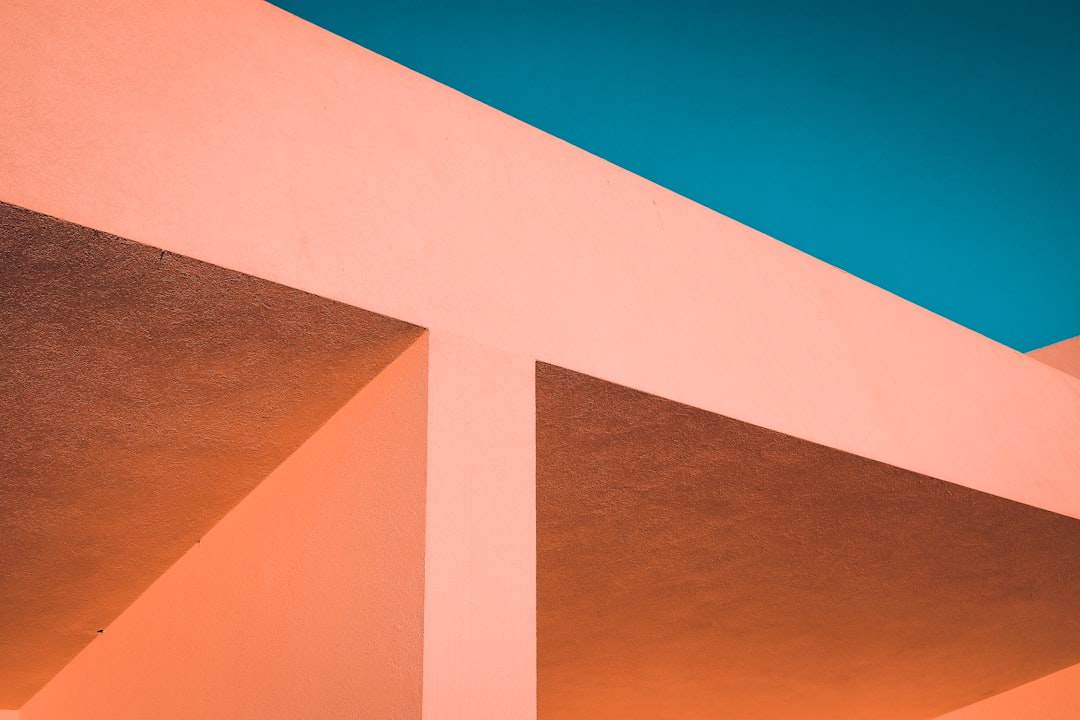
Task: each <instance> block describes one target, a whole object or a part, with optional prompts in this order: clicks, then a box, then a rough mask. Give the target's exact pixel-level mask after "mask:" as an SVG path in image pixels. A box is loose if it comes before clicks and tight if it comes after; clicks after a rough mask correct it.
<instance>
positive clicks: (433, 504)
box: [423, 331, 536, 720]
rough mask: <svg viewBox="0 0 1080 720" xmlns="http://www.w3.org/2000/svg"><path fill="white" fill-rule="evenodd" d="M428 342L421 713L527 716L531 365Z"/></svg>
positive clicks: (453, 719) (532, 514)
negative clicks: (425, 531) (422, 693)
mask: <svg viewBox="0 0 1080 720" xmlns="http://www.w3.org/2000/svg"><path fill="white" fill-rule="evenodd" d="M429 342H430V346H429V347H430V355H429V374H428V383H429V384H428V388H429V395H428V485H427V536H426V548H427V550H426V559H425V564H426V578H425V588H424V603H425V607H424V700H423V702H424V704H423V708H424V709H423V713H424V720H489V719H490V720H531V719H532V718H535V717H536V430H535V426H536V410H535V364H534V361H533V359H532V358H528V357H522V356H515V355H507V354H504V353H501V352H497V351H495V350H492V349H490V348H487V347H484V346H482V345H479V344H477V343H475V342H473V341H471V340H468V339H465V338H461V337H457V336H453V335H449V334H445V333H439V332H436V331H433V332H432V333H431V337H430V339H429Z"/></svg>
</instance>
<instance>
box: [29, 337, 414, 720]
mask: <svg viewBox="0 0 1080 720" xmlns="http://www.w3.org/2000/svg"><path fill="white" fill-rule="evenodd" d="M426 374H427V354H426V338H421V339H420V340H418V341H417V342H416V343H415V344H414V345H413V346H412V347H411V348H409V349H408V350H406V351H405V352H404V353H403V354H402V355H401V356H400V357H399V358H398V359H397V360H395V361H394V362H393V363H391V364H390V366H389V367H387V368H386V369H385V370H384V371H383V372H382V373H381V374H380V375H379V376H378V377H376V378H375V379H374V380H373V381H372V382H371V383H370V384H369V385H368V386H367V387H365V388H364V389H363V390H362V391H361V392H360V393H359V394H358V395H357V396H356V397H355V398H353V399H352V400H351V401H350V402H349V403H348V404H347V405H346V406H345V407H344V408H343V409H342V410H341V411H339V412H338V413H337V414H336V415H335V416H334V417H333V418H332V419H331V420H330V421H329V422H328V423H327V424H326V425H325V426H323V427H322V429H320V430H319V431H318V432H317V433H316V434H315V435H313V436H312V437H311V438H310V439H309V440H308V441H307V442H306V443H305V444H304V445H303V446H301V447H300V449H299V450H297V451H296V453H295V454H293V455H292V456H291V457H290V458H289V459H288V460H286V461H285V462H284V463H283V464H282V465H281V466H280V467H279V468H278V469H277V470H275V471H274V472H273V473H272V474H271V475H270V476H269V477H268V478H267V479H266V480H265V481H264V482H263V483H262V484H261V485H259V487H257V488H256V489H255V490H254V491H253V492H252V493H251V494H250V495H249V496H248V497H247V498H245V499H244V500H243V502H241V503H240V505H238V506H237V507H236V508H235V509H234V510H233V511H232V512H230V513H229V514H228V515H227V516H226V517H225V519H224V520H222V521H221V522H220V523H219V524H218V525H216V526H215V527H214V528H213V529H212V530H211V531H210V532H208V533H207V534H206V535H205V536H204V537H203V538H202V540H201V542H200V544H198V545H196V546H194V547H192V548H191V550H189V551H188V553H187V554H186V555H184V556H183V557H182V558H181V559H180V560H179V561H178V562H177V563H176V564H175V565H174V566H173V567H172V568H170V569H169V571H168V572H166V573H165V575H163V576H162V577H161V578H160V579H159V580H158V581H157V582H155V583H154V584H153V585H152V586H151V587H150V589H149V590H147V591H146V593H145V594H144V595H143V596H142V597H140V598H139V599H138V600H137V601H136V602H135V603H134V604H133V605H131V606H130V607H129V608H128V610H127V611H125V612H124V613H123V614H122V615H121V616H120V617H119V618H118V619H117V620H116V621H115V622H114V623H113V624H112V625H110V626H109V627H107V628H105V632H104V634H102V635H101V636H100V637H98V638H97V639H96V640H95V641H94V642H92V643H91V644H90V645H89V646H88V647H87V649H86V650H84V651H83V652H82V653H81V654H80V655H79V656H78V657H76V658H75V660H74V661H72V662H71V663H70V664H69V665H68V666H67V667H66V668H64V669H63V670H62V671H61V672H60V673H59V674H58V675H57V676H56V677H55V678H53V679H52V681H50V682H49V683H48V684H47V685H46V686H45V687H44V688H43V689H42V690H41V691H40V692H39V693H38V694H37V695H35V696H34V697H33V698H32V699H31V700H30V701H29V702H28V703H27V704H26V705H24V706H23V708H22V709H21V713H20V717H21V718H23V719H24V720H60V719H62V718H87V719H90V720H94V719H97V718H101V719H102V720H104V719H106V718H108V720H127V719H131V720H136V719H139V720H142V719H144V718H163V719H169V718H176V719H180V718H184V719H187V718H306V717H311V718H350V719H351V718H356V717H372V718H413V719H415V718H419V717H420V714H421V705H420V704H421V684H422V681H421V678H422V676H421V672H422V643H423V639H422V638H423V626H422V622H423V582H424V578H423V553H424V482H425V481H424V474H425V459H424V458H425V453H424V447H425V424H426V420H425V418H426V407H425V403H426V392H425V391H426V387H425V386H426Z"/></svg>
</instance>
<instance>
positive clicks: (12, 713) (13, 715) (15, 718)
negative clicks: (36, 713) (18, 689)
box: [0, 710, 19, 720]
mask: <svg viewBox="0 0 1080 720" xmlns="http://www.w3.org/2000/svg"><path fill="white" fill-rule="evenodd" d="M0 720H19V711H18V710H0Z"/></svg>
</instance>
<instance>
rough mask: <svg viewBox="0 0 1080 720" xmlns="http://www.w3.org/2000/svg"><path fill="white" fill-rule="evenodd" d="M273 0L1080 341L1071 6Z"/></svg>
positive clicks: (926, 293)
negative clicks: (1079, 336)
mask: <svg viewBox="0 0 1080 720" xmlns="http://www.w3.org/2000/svg"><path fill="white" fill-rule="evenodd" d="M275 4H276V5H279V6H280V7H282V8H284V9H286V10H288V11H290V12H293V13H295V14H297V15H299V16H301V17H303V18H305V19H307V20H310V21H311V22H314V23H316V24H318V25H320V26H322V27H324V28H326V29H328V30H330V31H332V32H335V33H337V34H339V35H342V36H343V37H346V38H348V39H350V40H352V41H354V42H356V43H358V44H360V45H363V46H364V47H367V48H370V49H371V50H374V51H376V52H378V53H380V54H382V55H385V56H387V57H389V58H391V59H393V60H396V61H397V62H400V63H402V64H403V65H406V66H408V67H410V68H413V69H414V70H417V71H419V72H421V73H423V74H425V75H428V76H429V77H432V78H434V79H436V80H438V81H440V82H443V83H445V84H447V85H450V86H451V87H454V88H456V89H458V90H460V91H462V92H464V93H466V94H468V95H470V96H472V97H474V98H477V99H478V100H481V101H483V102H485V103H487V104H489V105H492V106H494V107H496V108H498V109H500V110H502V111H504V112H506V113H509V114H510V115H513V116H515V117H518V118H520V119H522V120H524V121H525V122H527V123H530V124H532V125H535V126H536V127H539V128H541V129H543V130H545V131H547V132H549V133H552V134H553V135H556V136H558V137H560V138H563V139H565V140H567V141H569V142H571V143H573V144H574V145H577V146H579V147H582V148H584V149H586V150H588V151H590V152H592V153H595V154H597V155H599V156H601V157H603V158H605V159H607V160H609V161H611V162H613V163H615V164H617V165H620V166H622V167H624V168H626V169H628V170H630V171H632V172H635V173H637V174H639V175H643V176H644V177H647V178H649V179H650V180H653V181H655V182H657V183H659V184H661V185H664V186H666V187H668V188H671V189H672V190H674V191H676V192H678V193H681V194H683V195H686V196H687V197H689V198H692V199H694V200H696V201H698V202H700V203H702V204H704V205H706V206H708V207H710V208H713V209H715V210H717V211H719V212H722V213H724V214H725V215H728V216H730V217H733V218H735V219H736V220H739V221H741V222H743V223H746V224H748V225H750V226H752V227H754V228H757V229H758V230H761V231H763V232H765V233H767V234H769V235H771V236H773V237H775V238H777V239H779V240H782V241H784V242H786V243H788V244H790V245H794V246H795V247H798V248H800V249H801V250H804V251H805V252H808V253H810V254H811V255H814V256H816V257H819V258H821V259H823V260H825V261H827V262H829V263H832V264H833V265H837V266H839V267H841V268H843V269H844V270H847V271H848V272H850V273H852V274H854V275H857V276H859V277H861V278H864V279H866V280H868V281H870V282H872V283H874V284H876V285H879V286H881V287H883V288H886V289H888V290H890V291H892V292H894V293H896V294H898V295H900V296H902V297H905V298H907V299H908V300H911V301H912V302H915V303H918V304H919V305H922V306H924V307H926V308H929V309H930V310H932V311H934V312H936V313H939V314H941V315H944V316H945V317H948V318H950V319H951V320H953V321H955V322H957V323H960V324H961V325H965V326H967V327H969V328H971V329H973V330H975V331H977V332H980V333H982V334H984V335H987V336H989V337H991V338H993V339H995V340H997V341H999V342H1002V343H1004V344H1006V345H1009V346H1011V347H1013V348H1015V349H1017V350H1022V351H1026V350H1031V349H1033V348H1036V347H1039V346H1042V345H1046V344H1049V343H1052V342H1056V341H1058V340H1062V339H1064V338H1067V337H1071V336H1074V335H1080V4H1077V3H1074V2H1056V3H1048V2H1042V3H1040V2H1037V1H1036V2H1030V3H999V2H981V3H976V2H934V3H930V2H904V3H899V2H892V3H889V2H886V3H867V2H843V1H838V0H822V1H819V2H814V3H807V2H796V1H795V0H756V1H755V2H742V3H734V2H722V1H721V2H711V3H710V2H689V1H688V0H671V1H670V2H667V3H664V4H660V3H656V2H645V1H643V0H623V1H622V2H614V1H612V0H579V1H578V2H567V1H565V0H532V1H530V2H521V1H520V0H499V1H497V2H478V1H476V0H466V1H465V2H450V3H447V2H437V1H436V0H397V1H395V2H374V1H361V2H342V1H335V0H277V1H276V2H275Z"/></svg>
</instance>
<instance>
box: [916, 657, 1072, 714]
mask: <svg viewBox="0 0 1080 720" xmlns="http://www.w3.org/2000/svg"><path fill="white" fill-rule="evenodd" d="M1078 717H1080V665H1073V666H1072V667H1070V668H1065V669H1064V670H1061V671H1060V672H1056V673H1054V674H1053V675H1047V676H1046V677H1043V678H1039V679H1038V680H1035V681H1034V682H1030V683H1028V684H1027V685H1021V686H1020V687H1018V688H1015V689H1013V690H1010V691H1008V692H1004V693H1002V694H1000V695H995V696H993V697H990V698H987V699H986V700H983V701H982V702H978V703H975V704H974V705H968V706H967V707H965V708H961V709H959V710H957V711H955V712H951V713H948V714H947V715H942V716H941V717H940V718H937V720H1076V718H1078Z"/></svg>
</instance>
